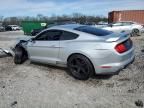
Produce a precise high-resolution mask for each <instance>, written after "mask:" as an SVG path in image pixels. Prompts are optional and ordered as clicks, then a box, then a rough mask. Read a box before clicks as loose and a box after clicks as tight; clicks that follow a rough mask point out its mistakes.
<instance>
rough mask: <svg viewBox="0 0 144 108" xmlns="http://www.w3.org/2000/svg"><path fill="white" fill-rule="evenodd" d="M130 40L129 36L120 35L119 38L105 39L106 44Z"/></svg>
mask: <svg viewBox="0 0 144 108" xmlns="http://www.w3.org/2000/svg"><path fill="white" fill-rule="evenodd" d="M129 38H130V34H121V36H116V37H111V38H108V39H106V42H116V41H119V40H127V39H129Z"/></svg>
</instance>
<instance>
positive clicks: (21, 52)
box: [14, 47, 27, 64]
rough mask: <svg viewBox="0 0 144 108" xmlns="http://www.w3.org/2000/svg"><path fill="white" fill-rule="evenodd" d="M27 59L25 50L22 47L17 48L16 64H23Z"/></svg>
mask: <svg viewBox="0 0 144 108" xmlns="http://www.w3.org/2000/svg"><path fill="white" fill-rule="evenodd" d="M26 59H27V57H26V55H25V54H24V50H23V49H22V48H21V47H16V48H15V56H14V63H15V64H22V63H23V62H24V61H25V60H26Z"/></svg>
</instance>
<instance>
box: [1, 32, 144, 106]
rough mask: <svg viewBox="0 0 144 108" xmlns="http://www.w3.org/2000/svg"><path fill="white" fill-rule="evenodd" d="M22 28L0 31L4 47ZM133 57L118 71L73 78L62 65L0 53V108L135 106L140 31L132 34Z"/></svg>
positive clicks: (142, 97) (141, 78) (140, 90)
mask: <svg viewBox="0 0 144 108" xmlns="http://www.w3.org/2000/svg"><path fill="white" fill-rule="evenodd" d="M22 34H23V33H22V32H0V48H8V47H10V46H11V45H12V44H13V43H14V40H15V39H16V38H17V37H19V36H20V35H22ZM132 40H133V42H134V45H135V47H136V50H135V55H136V59H135V61H134V63H133V64H131V65H129V66H128V67H127V68H126V69H123V70H122V71H121V72H120V73H119V75H114V76H95V77H94V78H91V79H89V80H87V81H79V80H75V79H74V78H73V77H71V76H69V75H68V74H67V73H66V70H65V69H63V68H58V67H52V66H48V65H38V64H33V63H30V62H29V61H26V62H25V63H24V64H22V65H15V64H14V63H13V58H12V57H6V56H0V108H49V107H52V108H57V107H59V108H61V107H62V108H88V107H90V108H91V107H92V108H137V107H138V106H136V105H135V102H136V101H138V100H139V101H140V103H141V106H142V103H143V102H144V59H143V58H144V51H143V50H144V35H143V36H139V37H132Z"/></svg>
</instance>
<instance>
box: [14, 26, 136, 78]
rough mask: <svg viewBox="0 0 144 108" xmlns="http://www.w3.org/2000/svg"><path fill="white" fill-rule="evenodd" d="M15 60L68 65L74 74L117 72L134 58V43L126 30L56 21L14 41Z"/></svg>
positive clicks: (86, 74)
mask: <svg viewBox="0 0 144 108" xmlns="http://www.w3.org/2000/svg"><path fill="white" fill-rule="evenodd" d="M14 49H15V50H14V51H15V56H14V62H15V64H22V63H23V62H24V61H25V60H26V59H30V61H33V62H39V63H46V64H51V65H56V66H61V67H68V69H69V72H70V73H71V75H72V76H73V77H75V78H76V79H80V80H86V79H88V78H89V77H91V76H92V75H94V74H95V73H96V74H112V73H116V72H118V71H119V70H121V69H122V68H124V67H125V66H126V65H128V64H129V63H131V62H132V61H133V60H134V47H133V44H132V41H131V39H130V36H129V35H128V34H125V33H119V34H118V33H113V32H110V31H106V30H102V29H97V28H93V27H90V26H85V25H79V24H68V25H59V26H55V27H51V28H48V29H46V30H44V31H42V32H40V33H39V34H38V35H37V36H36V37H34V38H30V39H21V40H20V41H19V42H18V43H17V44H16V45H15V48H14Z"/></svg>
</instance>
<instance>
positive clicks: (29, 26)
mask: <svg viewBox="0 0 144 108" xmlns="http://www.w3.org/2000/svg"><path fill="white" fill-rule="evenodd" d="M21 25H22V28H23V31H24V34H25V35H30V34H31V31H32V30H34V29H41V28H44V27H46V26H47V23H45V22H39V21H23V22H22V23H21Z"/></svg>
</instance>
